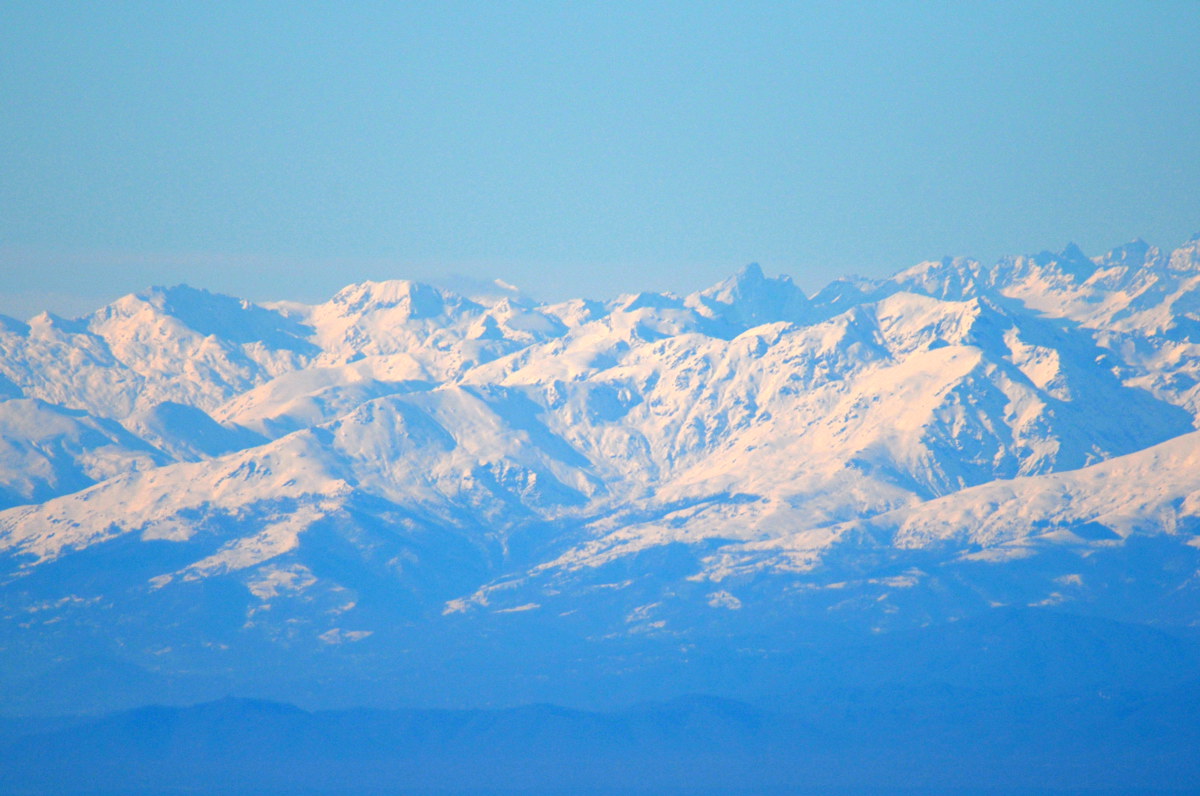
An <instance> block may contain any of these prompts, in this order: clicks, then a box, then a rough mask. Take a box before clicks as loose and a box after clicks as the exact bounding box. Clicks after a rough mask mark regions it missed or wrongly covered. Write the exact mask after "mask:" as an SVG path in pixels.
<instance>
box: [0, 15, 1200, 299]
mask: <svg viewBox="0 0 1200 796" xmlns="http://www.w3.org/2000/svg"><path fill="white" fill-rule="evenodd" d="M1198 42H1200V4H1197V3H1195V2H1191V1H1188V2H1175V3H1172V2H1156V3H1143V2H1129V3H1088V4H1081V3H1075V2H1070V3H1047V2H1037V3H977V4H962V3H933V2H923V3H870V4H865V3H864V4H843V3H829V4H821V3H813V4H786V3H742V2H739V3H727V4H712V3H694V2H681V3H640V2H639V3H621V2H604V3H556V2H554V3H448V2H438V3H379V4H373V3H372V4H367V3H356V4H333V3H330V4H317V3H278V4H276V3H247V4H243V3H186V4H184V3H158V2H151V3H133V2H121V3H86V4H85V3H76V2H67V3H57V2H38V3H33V2H0V109H2V112H0V312H4V313H8V314H14V315H18V316H25V317H28V316H29V315H31V314H33V313H34V312H36V311H38V310H40V309H43V308H49V309H51V310H54V311H57V312H59V313H61V314H68V315H69V314H75V313H82V312H84V311H86V310H89V309H92V308H94V307H95V306H98V305H99V304H100V303H102V302H103V301H106V300H109V299H112V298H114V297H116V296H118V295H120V294H123V293H127V292H131V291H134V290H138V289H140V288H143V287H145V286H147V285H149V284H174V283H178V282H187V283H188V284H192V285H195V286H197V287H205V288H208V289H211V290H217V291H221V292H228V293H234V294H237V295H241V296H246V297H250V298H253V299H259V300H264V299H273V298H292V299H300V300H308V301H315V300H322V299H324V298H326V297H328V296H329V295H330V294H332V293H333V292H334V291H335V290H336V289H337V288H339V287H341V286H342V285H344V284H346V283H349V282H352V281H361V280H363V279H383V278H394V277H415V278H425V279H432V278H438V277H441V276H444V275H446V274H450V273H456V274H461V275H465V276H467V277H473V278H480V279H491V278H493V277H501V278H503V279H505V280H507V281H508V282H512V283H515V284H517V285H518V286H520V287H521V288H523V289H525V290H527V291H528V292H530V293H532V294H533V295H535V296H539V297H543V298H547V299H555V298H563V297H567V296H570V295H587V296H593V297H608V296H612V295H615V294H616V293H618V292H621V291H627V290H634V289H659V290H674V291H676V292H686V291H689V290H692V289H695V288H697V287H701V286H703V285H706V284H709V283H711V282H714V281H716V280H718V279H720V278H722V277H723V276H725V275H727V274H729V273H731V272H732V271H733V270H735V269H736V268H737V267H739V266H740V265H742V264H744V263H746V262H750V261H757V262H759V263H761V264H762V265H763V267H764V269H765V270H766V271H767V272H768V273H780V272H783V273H790V274H791V275H792V276H793V277H795V278H796V279H797V281H798V282H799V283H800V284H801V285H802V286H804V287H806V288H808V289H810V290H813V289H816V288H818V287H819V286H821V285H822V284H824V283H825V282H827V281H828V280H829V279H831V278H833V277H835V276H838V275H841V274H845V273H850V272H854V273H861V274H867V275H883V274H886V273H890V272H892V271H894V270H896V269H898V268H901V267H904V266H907V265H910V264H912V263H915V262H917V261H920V260H923V259H929V258H935V257H941V256H943V255H946V254H963V255H969V256H975V257H979V258H981V259H985V260H993V259H995V258H996V257H999V256H1000V255H1003V254H1015V253H1023V252H1035V251H1039V250H1042V249H1056V250H1057V249H1061V248H1062V247H1063V246H1064V245H1065V244H1066V243H1067V242H1068V241H1070V240H1074V241H1075V242H1077V243H1078V244H1079V245H1081V246H1082V247H1083V248H1084V250H1085V251H1087V252H1088V253H1089V254H1098V253H1101V252H1102V251H1104V250H1105V249H1107V248H1109V247H1111V246H1113V245H1116V244H1120V243H1123V242H1125V241H1127V240H1129V239H1132V238H1134V237H1138V236H1141V237H1144V238H1146V239H1147V240H1149V241H1150V242H1151V243H1154V244H1156V245H1160V246H1163V247H1173V246H1176V245H1178V244H1180V243H1182V242H1183V241H1184V240H1186V239H1187V238H1188V237H1189V236H1190V235H1191V233H1193V232H1195V231H1196V230H1197V229H1200V155H1198V154H1197V153H1198V149H1197V143H1198V142H1200V92H1198V91H1197V87H1200V45H1198Z"/></svg>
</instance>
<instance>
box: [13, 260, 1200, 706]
mask: <svg viewBox="0 0 1200 796" xmlns="http://www.w3.org/2000/svg"><path fill="white" fill-rule="evenodd" d="M1198 427H1200V237H1198V238H1194V239H1193V240H1192V241H1190V242H1188V243H1187V244H1185V245H1184V246H1182V247H1180V248H1178V249H1176V250H1174V251H1172V252H1163V251H1159V250H1158V249H1155V248H1153V247H1150V246H1148V245H1147V244H1145V243H1143V242H1140V241H1138V242H1135V243H1131V244H1128V245H1126V246H1123V247H1120V248H1118V249H1115V250H1113V251H1112V252H1109V253H1108V254H1105V255H1103V256H1100V257H1094V258H1089V257H1087V256H1086V255H1084V254H1083V253H1082V252H1081V251H1079V249H1078V248H1076V247H1074V246H1070V247H1068V248H1067V249H1066V250H1065V251H1063V252H1061V253H1059V254H1051V253H1043V254H1039V255H1036V256H1030V257H1024V256H1023V257H1012V258H1007V259H1005V260H1002V261H1001V262H999V263H996V264H995V265H991V266H986V265H983V264H981V263H978V262H975V261H972V260H965V259H946V260H942V261H939V262H926V263H921V264H919V265H917V266H914V267H913V268H910V269H908V270H906V271H902V272H901V273H899V274H896V275H895V276H893V277H891V278H890V279H883V280H866V279H847V280H839V281H836V282H834V283H832V284H831V285H829V286H828V287H826V288H825V289H824V290H822V291H820V292H819V293H817V294H816V295H815V296H811V297H809V296H806V295H805V294H804V292H803V291H801V290H800V289H799V288H798V287H797V286H796V285H794V284H793V283H792V282H791V280H790V279H788V278H787V277H776V278H770V277H767V276H766V275H764V274H763V272H762V271H761V269H759V267H758V266H755V265H751V266H747V267H746V268H743V269H742V270H740V271H739V272H737V273H736V274H735V275H733V276H732V277H730V278H729V279H727V280H725V281H724V282H721V283H720V284H717V285H714V286H713V287H711V288H709V289H707V290H703V291H700V292H698V293H695V294H692V295H689V296H685V297H678V296H674V295H669V294H657V293H641V294H637V295H625V296H621V297H619V298H617V299H614V300H611V301H607V302H599V301H588V300H574V301H568V302H563V303H559V304H538V303H536V302H533V301H531V300H529V299H526V298H525V297H523V296H522V295H520V294H519V293H517V292H515V291H511V290H507V289H498V290H497V291H495V292H494V293H492V294H490V295H486V296H463V295H456V294H453V293H450V292H448V291H445V290H439V289H437V288H434V287H432V286H429V285H423V284H417V283H413V282H408V281H392V282H381V283H373V282H366V283H362V284H357V285H351V286H349V287H347V288H345V289H344V290H342V291H341V292H339V293H338V294H337V295H335V296H334V297H333V298H332V299H330V300H329V301H328V302H326V303H324V304H319V305H314V306H309V305H300V304H294V303H286V302H280V303H276V304H267V305H256V304H252V303H250V302H247V301H242V300H239V299H235V298H231V297H227V296H221V295H215V294H211V293H208V292H206V291H203V290H196V289H193V288H189V287H184V286H180V287H175V288H165V289H164V288H152V289H150V290H147V291H145V292H144V293H140V294H137V295H131V296H127V297H125V298H123V299H120V300H119V301H117V302H115V303H113V304H111V305H109V306H107V307H104V308H101V309H100V310H97V311H96V312H95V313H93V314H92V315H90V316H87V317H84V318H79V319H73V320H67V319H63V318H59V317H56V316H54V315H50V314H42V315H39V316H37V317H35V318H33V319H31V320H29V321H28V322H21V321H18V320H15V319H11V318H3V317H0V508H2V509H3V510H2V511H0V594H2V595H3V602H2V603H0V605H2V606H3V610H4V617H5V621H4V628H5V629H4V631H3V637H2V638H0V646H2V647H3V650H2V651H0V663H2V664H3V671H4V673H5V675H6V682H9V683H21V682H32V681H33V680H31V679H30V678H33V679H36V678H37V677H40V676H43V675H44V674H45V673H46V672H47V671H50V670H51V669H52V668H53V667H54V666H57V665H60V664H62V663H63V662H64V661H70V660H75V659H82V658H83V657H85V656H102V657H104V658H105V659H106V660H110V659H116V660H121V661H125V662H129V663H132V664H134V665H136V666H138V667H142V668H144V669H147V670H151V671H154V672H159V673H165V674H171V675H174V674H180V673H184V672H188V671H198V670H204V671H209V672H211V671H221V672H226V673H230V674H229V676H230V677H231V678H232V680H233V681H236V680H238V677H240V676H241V675H242V674H245V673H246V672H251V671H267V670H270V667H271V666H273V665H276V664H277V663H278V661H280V660H283V659H284V658H287V659H289V660H291V661H293V662H294V661H296V660H299V659H303V660H305V661H309V663H308V664H306V665H309V666H311V671H312V672H316V673H317V674H314V675H313V677H317V676H318V675H319V673H320V672H325V671H333V667H334V664H333V663H330V661H333V660H336V661H341V662H342V663H346V662H348V661H352V662H353V665H354V666H356V667H358V669H359V670H360V671H368V670H369V671H384V670H387V669H388V667H390V666H393V665H395V661H396V659H397V656H402V655H406V654H414V655H418V654H419V653H418V652H413V651H414V650H419V649H435V648H436V649H449V648H454V649H472V650H476V651H478V650H483V649H484V648H485V646H486V645H484V646H480V645H481V644H483V642H480V641H479V639H492V640H495V639H510V640H513V639H515V641H514V642H513V644H515V645H516V647H520V645H521V644H524V643H528V644H531V645H533V647H534V648H541V647H542V646H544V645H546V644H552V643H553V642H551V641H547V639H552V638H555V637H557V635H558V634H565V635H567V636H570V637H572V638H576V639H581V640H584V641H594V642H596V643H601V642H602V641H604V640H610V641H613V643H625V642H627V641H630V640H633V641H639V640H641V639H650V640H653V643H658V644H664V645H670V646H674V647H682V648H686V647H687V645H689V644H696V643H700V641H701V640H702V639H704V638H713V637H721V636H722V635H723V634H727V633H729V632H732V631H734V630H736V632H738V633H750V632H752V631H755V629H758V630H763V631H764V632H765V630H766V629H769V628H776V627H779V626H780V624H781V623H782V624H783V625H787V626H789V627H794V626H795V623H796V622H800V621H802V620H805V621H807V620H811V621H814V622H825V621H827V620H828V619H829V618H831V617H832V618H835V619H836V620H837V621H838V622H844V623H845V624H847V625H848V626H855V627H862V628H864V629H871V630H875V631H882V630H893V629H903V628H911V627H919V626H921V625H924V624H928V623H930V622H935V621H939V620H946V619H954V618H957V617H961V616H968V615H971V614H975V613H978V612H980V611H987V610H989V609H990V608H992V607H998V606H1036V605H1047V606H1049V605H1054V606H1067V607H1069V608H1070V609H1071V610H1073V611H1077V612H1079V613H1088V614H1094V615H1097V616H1101V617H1107V618H1112V619H1119V620H1124V621H1132V622H1138V623H1149V624H1155V623H1158V624H1174V625H1194V624H1196V623H1197V622H1200V432H1198V431H1196V429H1197V428H1198ZM755 632H757V631H755ZM530 639H533V640H532V641H530ZM488 643H492V642H488ZM495 643H497V644H498V643H499V642H498V641H496V642H495ZM464 645H466V646H464ZM510 646H511V645H510ZM281 656H282V657H281ZM331 656H332V657H331ZM338 656H340V657H338ZM339 665H341V664H339ZM347 665H349V664H347ZM372 667H374V668H372ZM239 673H240V674H239ZM115 676H116V675H114V677H115ZM10 690H11V689H10Z"/></svg>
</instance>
